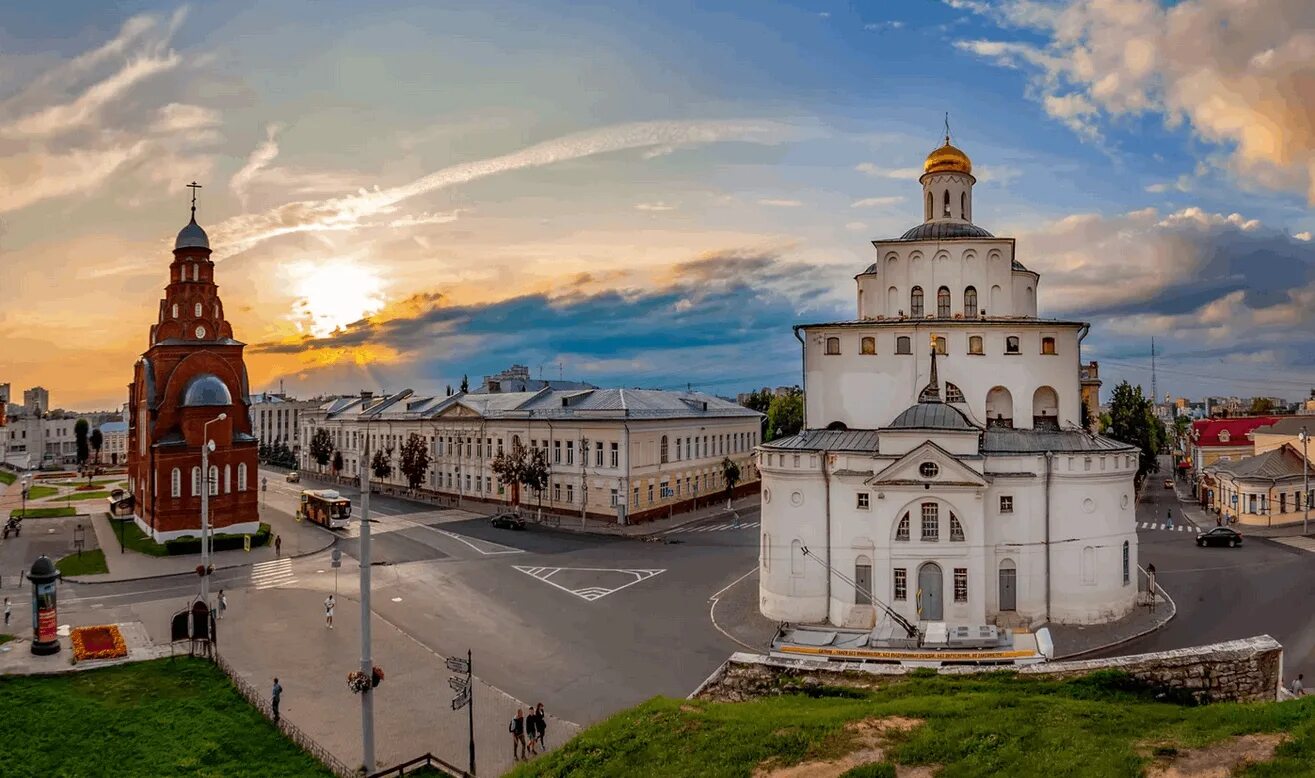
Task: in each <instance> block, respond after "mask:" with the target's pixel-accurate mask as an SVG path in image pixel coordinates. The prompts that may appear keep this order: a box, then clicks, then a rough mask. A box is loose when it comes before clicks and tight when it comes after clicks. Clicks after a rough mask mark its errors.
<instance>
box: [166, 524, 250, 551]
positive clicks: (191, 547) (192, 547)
mask: <svg viewBox="0 0 1315 778" xmlns="http://www.w3.org/2000/svg"><path fill="white" fill-rule="evenodd" d="M270 534H271V532H270V527H269V525H268V524H264V523H262V524H261V525H260V529H259V530H258V531H256V532H255V533H253V534H252V535H251V547H252V548H256V547H258V546H263V545H266V544H267V543H269V538H270ZM244 538H246V535H242V534H233V533H228V532H217V533H215V534H214V535H212V536H211V537H210V548H211V550H213V551H236V550H239V549H242V548H245V543H244ZM164 546H165V548H167V549H168V550H169V555H170V556H176V555H182V554H199V553H201V538H199V537H197V536H195V535H183V536H182V537H179V538H174V539H173V540H167V541H165V543H164Z"/></svg>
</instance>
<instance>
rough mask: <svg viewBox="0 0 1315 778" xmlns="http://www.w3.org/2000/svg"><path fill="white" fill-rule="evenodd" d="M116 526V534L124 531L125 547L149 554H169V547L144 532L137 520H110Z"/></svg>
mask: <svg viewBox="0 0 1315 778" xmlns="http://www.w3.org/2000/svg"><path fill="white" fill-rule="evenodd" d="M110 524H111V526H113V527H114V534H115V535H118V534H119V533H123V535H122V537H123V546H124V548H128V549H131V550H133V551H136V552H137V553H139V554H147V555H149V556H169V549H168V548H166V547H165V545H164V544H163V543H156V542H155V541H154V540H152V539H150V538H149V537H147V536H146V533H144V532H142V528H141V527H138V526H137V522H135V521H133V520H132V519H123V520H119V519H115V520H113V521H111V522H110Z"/></svg>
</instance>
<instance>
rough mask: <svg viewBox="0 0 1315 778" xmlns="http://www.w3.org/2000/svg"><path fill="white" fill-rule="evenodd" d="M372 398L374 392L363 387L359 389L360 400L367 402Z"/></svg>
mask: <svg viewBox="0 0 1315 778" xmlns="http://www.w3.org/2000/svg"><path fill="white" fill-rule="evenodd" d="M373 399H374V392H367V391H365V390H364V389H362V390H361V402H364V403H368V402H370V401H371V400H373Z"/></svg>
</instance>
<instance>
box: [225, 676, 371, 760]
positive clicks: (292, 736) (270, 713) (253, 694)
mask: <svg viewBox="0 0 1315 778" xmlns="http://www.w3.org/2000/svg"><path fill="white" fill-rule="evenodd" d="M210 657H211V659H212V660H213V661H214V663H215V666H216V667H218V668H219V669H220V670H223V671H224V675H227V676H228V679H229V680H230V681H232V682H233V687H234V688H236V689H237V691H238V693H239V694H241V695H242V696H243V697H244V698H245V699H246V701H247V702H249V703H251V705H252V706H253V707H255V708H256V710H258V711H260V713H261V715H263V716H264V717H265V718H267V719H269V720H270V722H271V723H273V724H274V726H275V727H278V729H279V730H280V731H281V732H282V733H283V734H284V735H285V736H287V738H288V739H289V740H291V741H292V742H294V743H296V744H297V746H298V747H300V748H301V749H302V750H303V751H305V752H306V753H308V754H310V755H311V756H313V757H315V758H316V759H318V760H319V761H320V763H321V764H323V765H324V766H325V767H327V768H328V769H329V771H330V772H332V773H333V774H334V775H336V776H338V777H339V778H353V776H360V774H361V771H359V770H352V769H350V768H348V767H347V765H345V764H343V762H342V760H340V759H339V758H338V757H336V756H334V755H333V754H331V753H329V749H327V748H325V747H324V746H322V745H320V744H319V743H318V742H316V741H315V739H314V738H312V737H311V736H310V735H307V734H306V733H305V732H304V731H302V729H301V728H300V727H298V726H297V725H296V724H293V723H292V722H290V721H288V720H287V719H285V718H282V717H280V718H279V719H278V720H277V721H275V720H274V710H273V708H271V707H270V704H269V701H268V699H267V698H266V696H265V695H263V694H261V693H260V692H258V691H256V688H255V687H254V686H252V685H251V684H250V683H249V682H248V681H247V680H246V679H245V678H243V677H242V676H240V675H238V673H237V671H236V670H234V669H233V666H232V665H230V664H229V663H228V660H226V659H224V658H223V657H222V656H220V654H219V652H218V651H213V652H211V654H210Z"/></svg>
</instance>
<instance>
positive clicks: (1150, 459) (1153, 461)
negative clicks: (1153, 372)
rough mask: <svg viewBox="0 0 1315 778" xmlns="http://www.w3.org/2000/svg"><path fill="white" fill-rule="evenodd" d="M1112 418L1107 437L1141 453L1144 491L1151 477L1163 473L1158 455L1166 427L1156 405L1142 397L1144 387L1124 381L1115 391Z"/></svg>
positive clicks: (1139, 472) (1139, 475)
mask: <svg viewBox="0 0 1315 778" xmlns="http://www.w3.org/2000/svg"><path fill="white" fill-rule="evenodd" d="M1109 415H1110V425H1109V427H1108V429H1107V430H1106V433H1107V434H1108V435H1109V436H1110V437H1111V438H1114V439H1115V440H1118V441H1122V442H1123V443H1127V444H1129V445H1133V446H1136V447H1137V448H1138V449H1139V455H1138V462H1137V476H1136V482H1137V486H1138V487H1140V486H1141V484H1142V482H1143V481H1145V480H1146V476H1147V475H1149V474H1151V473H1156V472H1159V470H1160V461H1159V458H1158V455H1159V453H1160V444H1161V442H1162V439H1163V437H1164V427H1163V425H1161V424H1160V421H1159V419H1156V418H1155V406H1154V402H1152V400H1151V399H1150V398H1149V397H1144V396H1143V395H1142V390H1141V387H1140V386H1138V387H1136V388H1133V387H1132V386H1130V385H1129V384H1128V382H1127V381H1124V382H1122V383H1120V384H1119V385H1118V386H1116V387H1114V395H1113V397H1111V398H1110V410H1109Z"/></svg>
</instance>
